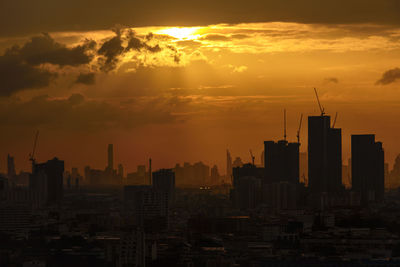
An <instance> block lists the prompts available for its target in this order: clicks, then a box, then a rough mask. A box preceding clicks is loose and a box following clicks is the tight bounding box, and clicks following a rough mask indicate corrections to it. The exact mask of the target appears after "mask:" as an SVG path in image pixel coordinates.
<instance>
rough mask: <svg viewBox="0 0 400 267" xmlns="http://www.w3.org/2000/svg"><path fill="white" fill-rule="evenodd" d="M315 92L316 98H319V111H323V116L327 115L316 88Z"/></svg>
mask: <svg viewBox="0 0 400 267" xmlns="http://www.w3.org/2000/svg"><path fill="white" fill-rule="evenodd" d="M314 92H315V96H316V97H317V102H318V106H319V110H320V111H321V116H324V115H325V109H324V107H323V106H321V102H319V97H318V92H317V89H316V88H314Z"/></svg>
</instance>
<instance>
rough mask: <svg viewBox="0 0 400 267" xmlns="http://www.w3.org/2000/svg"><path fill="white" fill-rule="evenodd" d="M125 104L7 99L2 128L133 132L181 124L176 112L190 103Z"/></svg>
mask: <svg viewBox="0 0 400 267" xmlns="http://www.w3.org/2000/svg"><path fill="white" fill-rule="evenodd" d="M131 100H132V101H130V102H129V101H125V103H115V104H114V103H109V102H106V101H103V100H91V99H87V98H85V97H84V96H83V95H81V94H73V95H71V96H70V97H67V98H61V99H60V98H58V99H54V98H50V97H49V96H47V95H42V96H38V97H34V98H32V99H30V100H28V101H21V100H15V99H8V100H7V101H5V100H3V101H2V103H1V105H0V120H1V122H2V124H1V125H0V128H5V127H27V128H48V129H55V130H62V131H65V130H73V131H92V130H99V129H113V128H119V129H130V128H134V127H138V126H142V125H146V124H163V123H174V122H177V121H181V120H182V119H183V118H182V116H180V115H174V114H173V110H174V109H176V108H177V107H180V106H181V105H186V104H187V101H186V100H182V99H180V98H177V97H148V98H132V99H131Z"/></svg>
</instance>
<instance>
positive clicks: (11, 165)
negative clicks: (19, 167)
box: [7, 154, 16, 179]
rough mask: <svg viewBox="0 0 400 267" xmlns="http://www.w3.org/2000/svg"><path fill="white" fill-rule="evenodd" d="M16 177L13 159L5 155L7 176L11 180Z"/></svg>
mask: <svg viewBox="0 0 400 267" xmlns="http://www.w3.org/2000/svg"><path fill="white" fill-rule="evenodd" d="M15 175H16V172H15V162H14V157H11V156H10V155H9V154H8V155H7V176H8V178H10V179H12V178H14V177H15Z"/></svg>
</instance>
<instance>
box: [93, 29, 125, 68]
mask: <svg viewBox="0 0 400 267" xmlns="http://www.w3.org/2000/svg"><path fill="white" fill-rule="evenodd" d="M123 51H124V47H123V46H122V39H121V34H120V32H117V34H116V36H115V37H113V38H111V39H110V40H108V41H105V42H104V43H103V45H102V46H101V47H100V49H99V50H98V51H97V53H98V54H99V55H102V56H104V57H105V59H104V60H103V62H101V63H102V66H101V70H103V71H105V72H108V71H110V70H112V69H114V68H115V66H116V64H117V62H118V56H120V55H121V54H122V52H123Z"/></svg>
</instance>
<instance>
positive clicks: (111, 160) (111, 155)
mask: <svg viewBox="0 0 400 267" xmlns="http://www.w3.org/2000/svg"><path fill="white" fill-rule="evenodd" d="M107 169H109V170H114V146H113V144H109V145H108V165H107Z"/></svg>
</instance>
